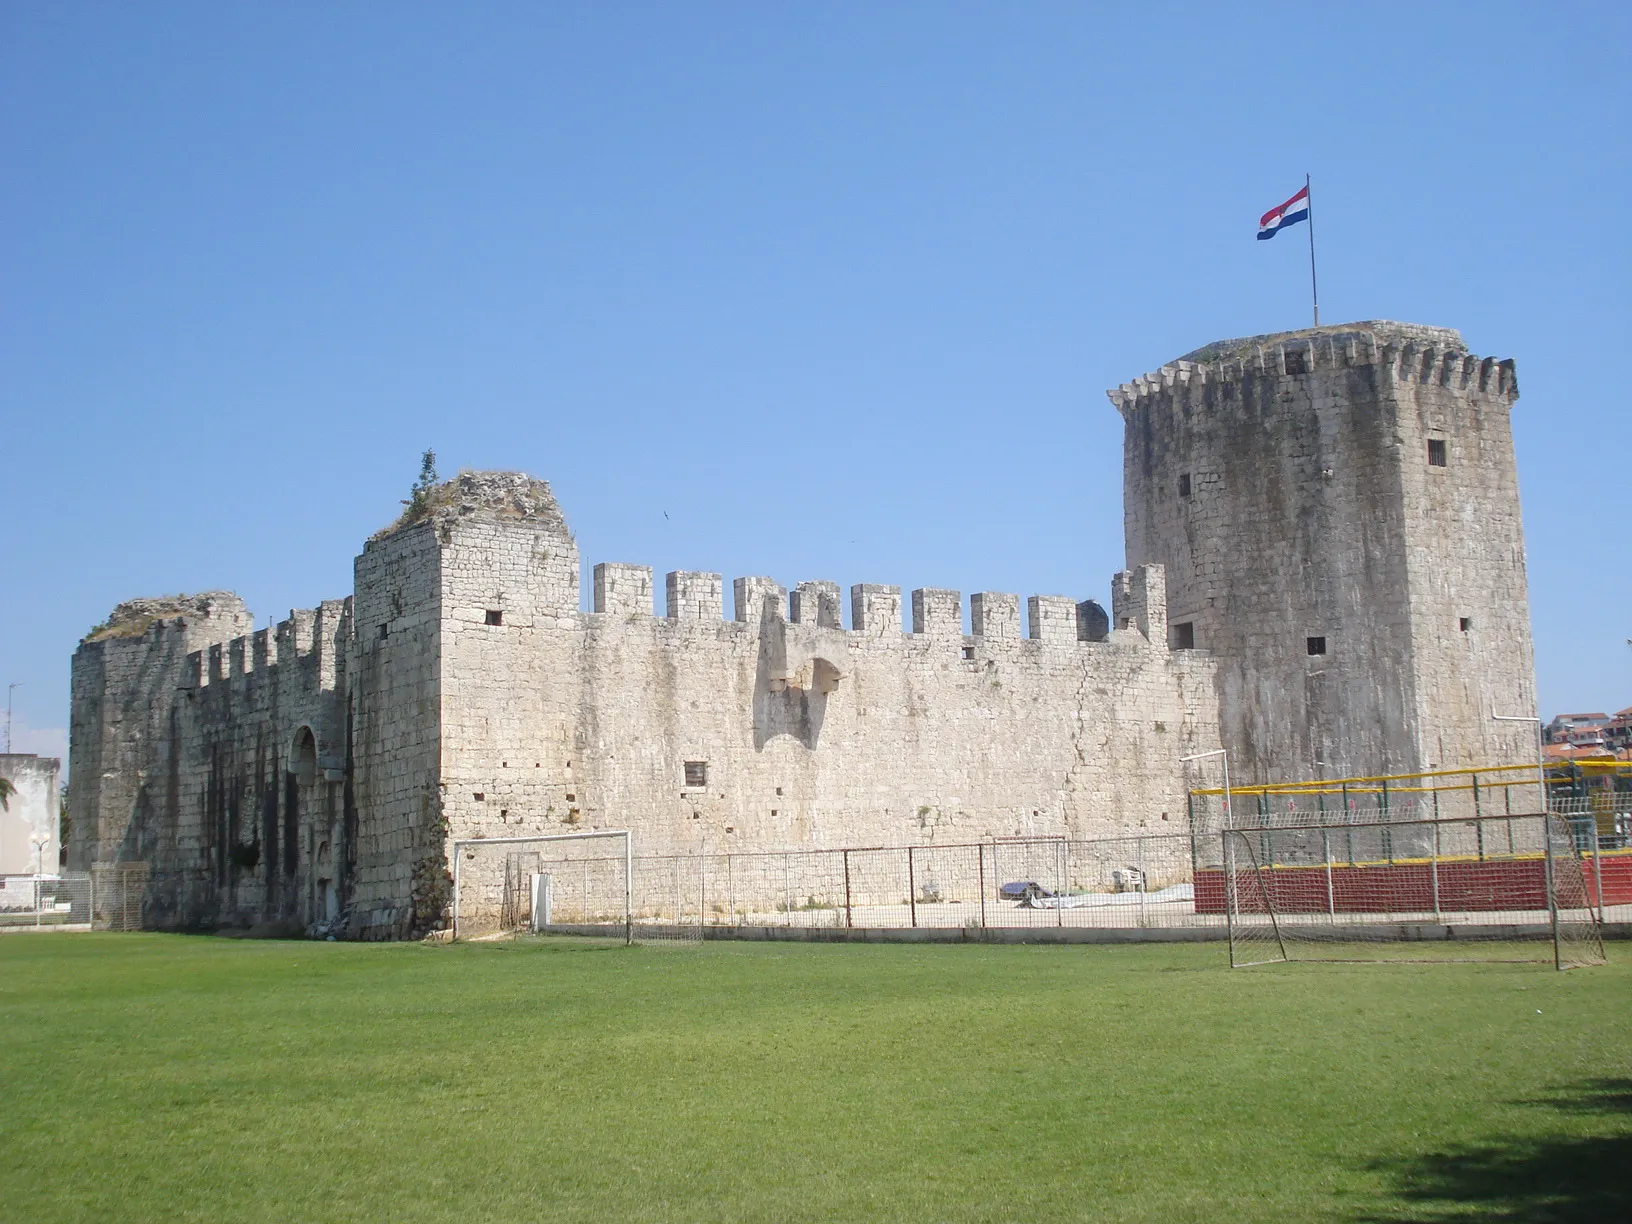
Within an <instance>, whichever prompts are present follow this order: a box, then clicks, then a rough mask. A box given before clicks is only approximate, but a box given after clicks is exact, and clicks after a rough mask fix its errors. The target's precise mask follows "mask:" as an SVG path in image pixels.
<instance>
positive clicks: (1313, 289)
mask: <svg viewBox="0 0 1632 1224" xmlns="http://www.w3.org/2000/svg"><path fill="white" fill-rule="evenodd" d="M1303 189H1304V190H1305V191H1306V192H1308V193H1309V196H1308V200H1307V201H1306V203H1307V204H1308V208H1309V296H1310V297H1311V298H1313V299H1314V303H1315V326H1316V327H1319V326H1320V283H1319V282H1318V281H1316V280H1315V192H1314V188H1313V185H1312V184H1311V183H1310V181H1309V176H1308V175H1307V174H1306V175H1304V176H1303Z"/></svg>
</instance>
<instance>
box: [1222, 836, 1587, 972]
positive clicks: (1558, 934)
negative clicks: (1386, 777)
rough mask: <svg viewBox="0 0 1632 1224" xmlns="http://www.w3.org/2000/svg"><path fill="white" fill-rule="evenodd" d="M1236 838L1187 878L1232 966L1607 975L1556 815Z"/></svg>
mask: <svg viewBox="0 0 1632 1224" xmlns="http://www.w3.org/2000/svg"><path fill="white" fill-rule="evenodd" d="M1367 816H1368V817H1373V818H1372V819H1367V820H1363V821H1350V822H1344V823H1326V822H1309V823H1293V821H1295V820H1299V819H1301V820H1303V821H1309V820H1310V814H1308V813H1304V814H1302V815H1301V816H1299V815H1296V814H1290V813H1289V814H1286V815H1284V816H1283V817H1282V820H1281V823H1278V824H1276V825H1274V826H1273V827H1271V826H1270V825H1269V824H1268V823H1266V824H1265V825H1264V826H1263V827H1257V828H1234V829H1228V830H1225V831H1224V832H1223V833H1222V834H1221V835H1220V837H1221V844H1220V855H1219V857H1220V862H1219V863H1218V864H1217V865H1215V866H1210V867H1200V868H1198V870H1197V872H1196V908H1197V911H1198V912H1209V911H1210V912H1213V913H1220V912H1222V913H1223V914H1225V915H1226V917H1227V922H1228V927H1229V946H1230V963H1231V965H1234V966H1238V967H1239V966H1245V965H1261V964H1267V963H1270V962H1275V961H1536V962H1543V963H1551V964H1553V965H1554V966H1555V967H1557V968H1559V969H1573V968H1577V967H1580V966H1584V965H1598V964H1602V963H1603V962H1604V946H1603V936H1602V930H1601V927H1600V923H1599V915H1598V914H1597V913H1596V912H1595V911H1594V908H1593V906H1594V902H1595V897H1594V895H1593V892H1592V889H1591V887H1590V886H1589V885H1590V873H1589V872H1588V871H1587V870H1585V869H1584V866H1583V862H1582V857H1581V852H1580V849H1579V848H1578V847H1577V844H1576V839H1575V837H1574V835H1573V834H1572V831H1571V828H1570V824H1569V821H1568V820H1566V819H1565V818H1563V817H1561V816H1559V815H1557V814H1554V813H1533V814H1528V815H1503V816H1497V817H1491V818H1486V819H1475V820H1400V821H1395V820H1388V819H1375V818H1374V817H1375V816H1376V813H1374V812H1371V813H1367Z"/></svg>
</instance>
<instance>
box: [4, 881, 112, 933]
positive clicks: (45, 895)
mask: <svg viewBox="0 0 1632 1224" xmlns="http://www.w3.org/2000/svg"><path fill="white" fill-rule="evenodd" d="M92 891H93V889H92V882H91V877H90V876H89V875H87V874H84V873H77V874H64V875H38V876H6V877H3V878H0V927H25V928H28V927H33V928H41V929H43V928H46V927H54V928H63V927H80V928H85V929H88V928H89V927H90V925H91V913H92Z"/></svg>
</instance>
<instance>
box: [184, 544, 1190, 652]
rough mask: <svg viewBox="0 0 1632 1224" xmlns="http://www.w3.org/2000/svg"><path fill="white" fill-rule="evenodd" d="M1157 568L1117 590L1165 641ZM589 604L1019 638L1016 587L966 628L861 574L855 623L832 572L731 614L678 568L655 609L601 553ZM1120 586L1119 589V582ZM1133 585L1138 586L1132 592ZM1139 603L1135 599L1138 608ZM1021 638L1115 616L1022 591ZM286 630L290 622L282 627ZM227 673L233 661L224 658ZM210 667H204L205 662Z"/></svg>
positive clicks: (881, 631) (747, 597)
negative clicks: (905, 617) (905, 616)
mask: <svg viewBox="0 0 1632 1224" xmlns="http://www.w3.org/2000/svg"><path fill="white" fill-rule="evenodd" d="M1155 569H1156V573H1155V575H1154V576H1151V575H1148V574H1147V573H1146V572H1145V568H1144V567H1141V568H1140V570H1139V571H1138V572H1137V573H1124V574H1118V575H1116V577H1115V579H1114V580H1113V591H1112V597H1113V600H1116V601H1119V602H1118V603H1117V606H1118V607H1121V606H1122V605H1123V604H1126V605H1127V608H1128V611H1127V612H1126V615H1125V616H1124V619H1125V620H1127V621H1128V623H1127V624H1125V625H1124V624H1121V623H1120V622H1119V623H1118V627H1120V628H1125V629H1131V630H1134V631H1135V632H1138V633H1139V634H1141V635H1142V636H1144V637H1146V638H1147V639H1149V640H1150V641H1154V642H1158V643H1165V633H1166V622H1165V620H1164V619H1163V617H1165V611H1162V609H1165V606H1166V605H1165V596H1163V595H1161V594H1160V593H1159V592H1160V591H1161V590H1163V589H1164V588H1163V579H1162V577H1161V573H1160V569H1161V567H1159V566H1157V567H1155ZM592 574H593V584H592V603H591V611H592V613H593V614H596V615H607V614H617V615H621V616H624V617H626V618H630V619H638V618H653V619H658V620H669V621H685V622H692V623H704V624H716V625H717V624H722V623H723V624H737V625H751V626H758V625H763V624H765V623H767V622H770V621H779V622H782V623H784V624H786V625H790V626H793V625H799V626H805V627H810V628H819V629H834V630H839V631H840V632H845V633H850V634H854V635H856V636H857V637H860V638H872V639H882V638H887V637H889V636H890V635H892V634H901V635H902V636H904V637H924V638H957V639H959V640H962V639H964V638H966V637H973V638H980V639H986V640H989V641H992V642H997V641H1002V640H1008V639H1013V640H1020V639H1021V637H1022V634H1021V623H1020V607H1021V600H1020V597H1019V596H1018V595H1012V594H1007V593H1003V592H997V591H980V592H976V593H975V594H973V595H971V596H969V604H968V610H969V620H968V624H969V627H970V628H969V632H968V633H965V631H964V623H965V622H964V597H963V593H962V592H961V591H954V590H948V589H945V588H941V587H918V588H916V589H914V590H913V591H912V592H911V593H910V595H909V597H908V601H907V602H906V604H905V605H904V604H903V600H902V591H901V588H900V587H898V586H890V585H885V584H879V583H865V582H863V583H856V584H855V585H853V586H852V587H851V588H850V624H849V625H848V626H846V625H845V624H844V621H843V603H842V599H843V596H842V592H841V588H840V586H839V584H838V583H836V582H832V581H829V580H826V579H821V580H811V581H807V582H801V583H798V584H796V585H795V586H793V587H792V588H788V587H785V586H783V585H782V584H781V583H779V582H777V581H776V580H775V579H774V578H768V577H765V576H763V575H751V576H746V577H741V578H736V579H733V580H732V583H731V595H732V615H731V619H730V620H725V619H724V611H725V610H724V603H723V599H722V594H723V591H724V586H725V580H724V578H723V577H722V576H721V575H719V574H716V573H709V572H704V571H692V570H673V571H671V572H670V573H668V574H667V575H666V576H665V578H664V587H665V591H666V594H667V602H666V612H665V614H664V615H662V616H658V615H657V614H656V613H654V610H653V606H652V596H653V581H652V569H651V567H650V566H645V565H630V564H625V563H621V562H610V561H603V562H601V563H599V564H597V565H596V566H595V567H594V568H593V570H592ZM1147 590H1153V591H1156V592H1158V594H1157V596H1156V598H1155V601H1154V605H1153V607H1154V608H1155V609H1156V610H1155V612H1154V615H1155V622H1154V623H1155V630H1154V634H1155V636H1154V637H1152V636H1151V633H1152V630H1151V628H1150V626H1151V624H1152V623H1153V622H1152V619H1151V617H1152V613H1151V612H1150V611H1147V610H1146V608H1147V604H1149V603H1150V599H1149V597H1148V596H1147V594H1146V592H1147ZM1119 591H1120V592H1121V594H1118V592H1119ZM1133 592H1137V594H1133ZM1135 604H1137V608H1135ZM904 606H905V608H906V609H910V612H909V615H910V625H909V626H908V627H905V628H904V627H903V624H902V613H903V610H904ZM1025 608H1026V632H1025V635H1024V637H1025V640H1029V641H1034V642H1039V643H1043V644H1047V645H1054V646H1060V645H1075V644H1079V643H1089V642H1104V641H1107V640H1109V638H1110V630H1111V618H1110V616H1108V615H1107V614H1106V612H1105V609H1104V607H1102V606H1101V605H1100V604H1099V602H1098V601H1096V600H1093V599H1085V600H1076V599H1073V598H1071V597H1069V596H1066V595H1031V596H1028V597H1027V598H1026V600H1025ZM309 615H310V614H302V613H296V614H294V617H295V619H294V620H293V621H291V622H285V624H286V625H288V626H290V629H289V630H288V631H289V632H291V633H293V634H297V635H305V636H303V637H301V638H300V640H302V641H304V640H306V639H307V638H308V637H309V636H310V630H309V627H308V625H307V623H306V621H304V620H302V619H301V617H302V616H309ZM280 632H284V629H283V627H280ZM226 670H227V671H228V672H229V673H231V672H233V671H234V667H233V666H232V665H230V664H228V665H226ZM206 671H208V668H206Z"/></svg>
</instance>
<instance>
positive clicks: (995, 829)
mask: <svg viewBox="0 0 1632 1224" xmlns="http://www.w3.org/2000/svg"><path fill="white" fill-rule="evenodd" d="M570 543H571V541H570V536H567V535H566V534H565V528H564V525H562V526H560V527H559V528H557V527H555V526H554V525H553V524H552V525H548V526H544V525H518V524H515V523H506V522H469V523H464V524H460V525H458V526H457V527H455V529H454V531H453V534H452V537H451V539H450V541H449V543H448V545H447V547H446V550H445V557H444V567H443V572H444V576H445V579H446V582H447V586H446V588H445V594H444V613H443V625H444V631H445V638H444V652H443V718H444V723H443V778H444V783H445V796H444V811H445V814H446V816H447V820H448V828H449V835H450V836H452V837H474V836H492V837H499V836H521V835H525V834H530V833H560V832H569V831H573V830H593V829H607V828H623V827H628V828H633V829H635V830H636V832H637V835H638V838H639V846H640V850H641V852H642V853H651V852H662V851H665V850H676V851H687V852H689V851H694V850H696V849H697V848H698V847H699V846H704V845H706V846H707V847H708V848H709V849H710V850H718V851H724V850H752V849H784V848H787V847H792V846H801V845H807V846H846V845H851V846H854V845H886V844H909V843H919V844H928V843H933V842H952V841H964V840H974V839H979V838H983V837H990V836H1012V835H1020V834H1027V833H1033V832H1058V831H1059V830H1061V829H1062V828H1064V829H1068V830H1070V831H1071V832H1072V833H1074V834H1076V835H1079V836H1093V835H1099V834H1105V833H1109V832H1113V831H1121V830H1126V829H1136V828H1140V827H1152V824H1153V822H1154V825H1155V826H1156V827H1159V826H1160V821H1161V819H1162V814H1163V813H1164V812H1167V813H1169V814H1170V815H1171V817H1172V819H1173V820H1175V821H1180V820H1182V812H1183V792H1184V785H1183V780H1182V777H1181V769H1182V766H1181V765H1180V764H1179V761H1178V758H1179V757H1180V756H1181V755H1183V754H1184V753H1186V752H1189V751H1193V750H1195V749H1196V747H1197V745H1201V746H1209V745H1210V744H1211V743H1212V742H1214V740H1215V739H1216V735H1217V730H1216V722H1215V720H1214V719H1213V717H1212V691H1213V671H1212V664H1211V660H1210V659H1208V658H1207V657H1205V656H1204V655H1202V654H1200V653H1197V652H1174V651H1171V650H1169V648H1168V646H1167V643H1166V641H1165V640H1164V639H1163V638H1162V637H1161V636H1160V634H1159V633H1158V636H1157V638H1156V640H1155V641H1154V642H1153V641H1151V640H1150V639H1148V638H1147V637H1146V636H1145V634H1144V633H1143V632H1142V631H1141V630H1140V629H1139V628H1130V629H1126V630H1111V629H1109V628H1108V627H1107V626H1106V620H1107V618H1106V617H1105V614H1104V613H1103V612H1102V611H1100V610H1099V609H1098V605H1096V604H1092V603H1091V602H1088V603H1084V604H1082V605H1079V604H1078V603H1077V602H1075V601H1073V600H1070V599H1066V598H1063V597H1057V596H1055V597H1034V598H1033V599H1032V600H1030V601H1028V605H1029V611H1030V632H1031V634H1032V636H1029V637H1026V638H1022V637H1021V636H1019V627H1020V626H1019V616H1018V604H1019V601H1018V600H1017V598H1016V597H1014V596H1012V595H1001V594H997V593H982V594H981V595H979V596H976V597H975V600H974V606H975V607H976V608H978V609H979V616H978V617H977V620H976V624H977V625H978V626H979V627H980V628H981V629H982V630H983V632H981V633H978V634H974V635H965V634H964V633H963V631H962V601H961V597H960V596H959V594H958V593H957V592H955V591H941V590H933V589H925V590H920V591H916V592H913V595H912V600H911V608H912V628H913V631H912V632H906V631H904V629H903V624H902V614H903V601H902V599H901V592H900V590H899V588H896V587H887V586H875V585H866V584H863V585H858V586H855V587H852V588H851V591H850V600H849V602H850V605H851V608H852V615H851V627H850V628H844V627H842V626H841V624H840V605H841V602H842V601H841V599H840V595H839V588H838V586H837V584H834V583H829V582H809V583H802V584H800V585H799V586H797V587H796V588H795V589H794V591H793V592H792V593H791V594H790V592H788V591H787V590H786V589H785V588H784V587H783V586H781V585H780V584H778V583H776V582H775V581H773V580H771V579H768V578H742V579H737V580H736V581H735V582H734V583H733V584H732V600H731V603H732V608H731V613H732V619H729V620H726V619H723V618H722V611H723V609H722V607H721V605H722V602H723V600H722V593H723V587H724V583H723V582H722V580H721V578H720V576H719V575H717V574H706V573H694V572H677V573H673V574H670V575H668V578H667V581H666V583H665V587H666V591H667V597H668V598H667V608H666V610H667V612H668V615H664V616H659V615H657V614H656V610H655V609H654V608H653V590H654V584H653V581H652V574H651V571H650V570H649V569H647V568H646V567H642V566H632V565H610V564H608V565H600V566H597V567H596V572H595V577H594V582H593V590H594V608H595V610H594V611H592V612H589V613H582V612H579V611H578V610H577V604H576V600H575V598H573V596H574V594H575V592H574V590H573V588H572V586H571V585H569V584H568V583H567V582H566V581H565V577H566V574H567V571H568V569H569V567H568V566H566V565H565V564H563V565H562V567H561V569H560V571H559V572H558V571H554V570H552V568H551V562H550V559H551V558H562V557H565V556H566V555H567V554H568V549H569V547H570ZM570 555H571V565H570V571H571V572H572V573H573V574H575V573H576V567H577V557H576V552H575V551H572V552H571V554H570ZM1128 585H1129V587H1130V589H1131V588H1132V587H1133V586H1135V585H1136V586H1137V588H1138V592H1139V600H1140V601H1143V602H1141V603H1140V606H1139V608H1138V609H1137V617H1136V618H1133V619H1137V620H1138V622H1139V623H1140V624H1145V625H1148V624H1149V623H1151V620H1152V618H1154V620H1155V622H1156V623H1158V624H1159V623H1160V621H1161V615H1162V614H1161V603H1162V595H1161V589H1162V583H1161V576H1160V573H1159V571H1152V572H1150V573H1142V574H1140V575H1138V581H1137V583H1132V582H1130V583H1129V584H1128ZM1147 594H1148V599H1147ZM1147 603H1148V608H1147V606H1146V604H1147ZM501 604H502V607H501V606H499V605H501ZM490 612H499V613H501V614H502V615H500V616H498V617H496V618H495V617H491V616H489V613H490ZM1130 616H1131V614H1130ZM1090 634H1092V635H1097V637H1098V638H1099V640H1089V636H1090ZM688 762H691V763H692V766H693V773H692V774H691V775H690V776H688V771H687V763H688Z"/></svg>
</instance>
